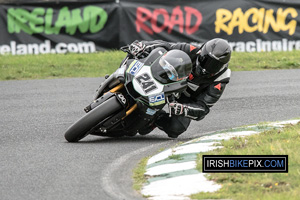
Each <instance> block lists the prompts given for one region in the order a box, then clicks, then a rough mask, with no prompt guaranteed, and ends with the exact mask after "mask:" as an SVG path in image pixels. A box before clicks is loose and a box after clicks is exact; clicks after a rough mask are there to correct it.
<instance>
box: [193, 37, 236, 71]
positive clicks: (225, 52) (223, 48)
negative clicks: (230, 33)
mask: <svg viewBox="0 0 300 200" xmlns="http://www.w3.org/2000/svg"><path fill="white" fill-rule="evenodd" d="M230 56H231V47H230V46H229V44H228V42H227V41H226V40H223V39H221V38H216V39H213V40H210V41H208V42H206V43H205V44H204V45H203V46H202V48H201V53H200V55H199V56H198V58H197V60H196V73H197V74H198V75H202V76H203V75H207V76H213V75H215V74H217V73H219V72H220V71H222V70H223V69H224V68H225V67H226V64H227V63H228V62H229V60H230Z"/></svg>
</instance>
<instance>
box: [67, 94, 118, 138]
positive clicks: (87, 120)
mask: <svg viewBox="0 0 300 200" xmlns="http://www.w3.org/2000/svg"><path fill="white" fill-rule="evenodd" d="M122 108H123V107H122V105H121V104H120V103H119V101H118V99H117V98H116V97H112V98H110V99H108V100H107V101H105V102H103V103H102V104H100V105H99V106H97V107H96V108H94V109H93V110H91V111H90V112H88V113H86V114H85V115H84V116H83V117H81V118H80V119H79V120H78V121H76V122H75V123H74V124H73V125H71V126H70V127H69V128H68V130H67V131H66V133H65V139H66V140H67V141H68V142H78V141H79V140H81V139H82V138H84V137H85V136H87V135H88V132H89V131H90V130H91V129H92V128H93V127H95V126H96V125H97V124H98V123H99V122H101V121H102V120H104V119H105V118H107V117H109V116H110V115H111V114H113V113H115V112H117V111H118V110H121V109H122Z"/></svg>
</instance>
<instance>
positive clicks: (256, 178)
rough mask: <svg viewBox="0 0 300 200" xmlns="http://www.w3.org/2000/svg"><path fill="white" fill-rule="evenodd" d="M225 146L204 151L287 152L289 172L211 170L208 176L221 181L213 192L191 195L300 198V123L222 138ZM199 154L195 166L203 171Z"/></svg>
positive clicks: (257, 153)
mask: <svg viewBox="0 0 300 200" xmlns="http://www.w3.org/2000/svg"><path fill="white" fill-rule="evenodd" d="M222 145H223V146H224V148H222V149H217V150H214V151H210V152H206V153H205V155H288V156H289V164H288V165H289V166H288V167H289V173H211V174H209V176H208V178H209V179H210V180H214V181H216V182H217V183H218V184H221V185H222V188H221V189H220V190H219V191H217V192H215V193H198V194H195V195H192V199H249V200H250V199H251V200H252V199H264V200H265V199H266V200H268V199H270V200H271V199H272V200H273V199H278V200H282V199H283V200H284V199H299V196H300V154H299V147H300V123H299V124H298V125H294V126H292V125H289V126H287V127H286V128H284V129H281V130H275V129H274V130H270V131H265V132H263V133H260V134H257V135H252V136H248V137H243V138H240V137H238V138H233V139H231V140H227V141H222ZM201 158H202V154H199V156H198V161H197V169H198V170H199V171H202V169H201V168H202V161H201Z"/></svg>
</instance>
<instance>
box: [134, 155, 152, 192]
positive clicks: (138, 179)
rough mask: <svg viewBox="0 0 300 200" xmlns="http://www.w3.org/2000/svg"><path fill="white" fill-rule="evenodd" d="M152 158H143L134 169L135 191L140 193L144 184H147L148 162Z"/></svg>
mask: <svg viewBox="0 0 300 200" xmlns="http://www.w3.org/2000/svg"><path fill="white" fill-rule="evenodd" d="M149 158H150V157H146V158H143V159H142V160H140V162H139V163H138V165H137V166H136V168H134V169H133V177H132V178H133V189H134V190H136V191H138V192H140V191H141V189H142V187H143V184H144V183H146V181H147V179H146V177H145V175H144V174H145V173H146V166H147V162H148V160H149Z"/></svg>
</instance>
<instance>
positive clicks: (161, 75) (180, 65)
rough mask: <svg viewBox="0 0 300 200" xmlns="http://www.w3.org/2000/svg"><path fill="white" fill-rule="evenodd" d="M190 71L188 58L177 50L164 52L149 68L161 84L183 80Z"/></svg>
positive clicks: (190, 65) (190, 62)
mask: <svg viewBox="0 0 300 200" xmlns="http://www.w3.org/2000/svg"><path fill="white" fill-rule="evenodd" d="M191 71H192V61H191V59H190V57H189V56H188V55H187V54H186V53H185V52H183V51H181V50H177V49H174V50H171V51H168V52H166V53H165V54H164V55H163V56H162V57H161V58H159V59H158V60H157V61H155V62H154V63H153V65H152V67H151V72H152V74H153V76H154V78H155V79H156V80H158V81H159V82H161V83H172V82H175V81H180V80H183V79H185V78H187V76H188V75H189V74H190V73H191Z"/></svg>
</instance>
